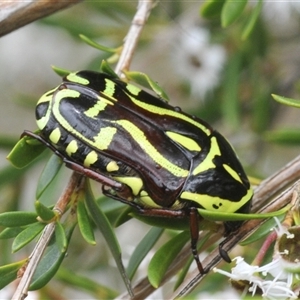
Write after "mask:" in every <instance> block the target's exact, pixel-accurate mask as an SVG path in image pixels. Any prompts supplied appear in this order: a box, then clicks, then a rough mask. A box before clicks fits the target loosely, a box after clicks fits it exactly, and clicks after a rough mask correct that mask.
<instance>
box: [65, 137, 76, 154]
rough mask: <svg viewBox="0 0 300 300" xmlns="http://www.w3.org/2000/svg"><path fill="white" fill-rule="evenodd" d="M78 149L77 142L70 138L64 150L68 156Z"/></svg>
mask: <svg viewBox="0 0 300 300" xmlns="http://www.w3.org/2000/svg"><path fill="white" fill-rule="evenodd" d="M77 150H78V144H77V141H76V140H72V141H71V142H70V143H69V145H68V146H67V148H66V152H67V154H68V155H69V156H71V155H72V154H73V153H76V151H77Z"/></svg>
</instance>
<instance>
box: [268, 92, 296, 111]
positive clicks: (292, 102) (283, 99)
mask: <svg viewBox="0 0 300 300" xmlns="http://www.w3.org/2000/svg"><path fill="white" fill-rule="evenodd" d="M272 97H273V99H274V100H275V101H277V102H279V103H281V104H285V105H288V106H294V107H298V108H300V100H297V99H292V98H287V97H283V96H279V95H275V94H272Z"/></svg>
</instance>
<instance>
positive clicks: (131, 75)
mask: <svg viewBox="0 0 300 300" xmlns="http://www.w3.org/2000/svg"><path fill="white" fill-rule="evenodd" d="M125 75H126V77H127V78H128V79H129V80H132V81H134V82H136V83H138V84H140V85H141V86H144V87H146V88H150V89H151V90H153V91H154V92H155V94H157V95H158V96H159V97H160V98H161V99H163V100H165V101H166V102H168V101H169V97H168V95H167V94H166V92H165V91H164V90H163V89H162V87H161V86H159V85H158V84H157V82H155V81H154V80H152V79H151V78H150V77H149V76H148V75H146V74H144V73H141V72H134V71H130V72H125Z"/></svg>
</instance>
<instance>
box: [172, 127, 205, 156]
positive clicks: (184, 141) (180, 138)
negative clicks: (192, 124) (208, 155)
mask: <svg viewBox="0 0 300 300" xmlns="http://www.w3.org/2000/svg"><path fill="white" fill-rule="evenodd" d="M166 134H167V136H168V137H169V138H171V139H172V140H173V141H174V142H176V143H178V144H180V145H181V146H183V147H184V148H186V149H188V150H190V151H198V152H199V151H201V147H200V146H199V145H198V144H197V143H196V142H195V141H194V140H193V139H191V138H189V137H187V136H184V135H182V134H179V133H177V132H172V131H166Z"/></svg>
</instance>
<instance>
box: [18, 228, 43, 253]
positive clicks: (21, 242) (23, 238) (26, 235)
mask: <svg viewBox="0 0 300 300" xmlns="http://www.w3.org/2000/svg"><path fill="white" fill-rule="evenodd" d="M44 227H45V224H42V223H35V224H32V225H29V226H28V227H27V228H26V229H24V230H23V231H22V232H20V233H19V234H18V235H17V236H16V238H15V239H14V241H13V244H12V252H17V251H19V250H20V249H21V248H23V247H24V246H26V245H27V244H28V243H30V242H31V241H32V240H33V239H34V238H35V237H36V236H37V235H38V234H39V233H40V232H41V231H42V230H43V229H44Z"/></svg>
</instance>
